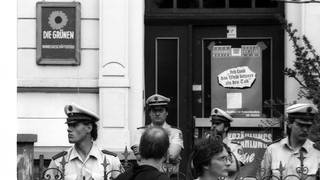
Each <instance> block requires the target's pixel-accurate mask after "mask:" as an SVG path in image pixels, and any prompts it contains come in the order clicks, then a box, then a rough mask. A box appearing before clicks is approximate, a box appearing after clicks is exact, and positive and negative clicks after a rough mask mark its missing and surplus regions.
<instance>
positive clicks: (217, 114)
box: [207, 108, 244, 179]
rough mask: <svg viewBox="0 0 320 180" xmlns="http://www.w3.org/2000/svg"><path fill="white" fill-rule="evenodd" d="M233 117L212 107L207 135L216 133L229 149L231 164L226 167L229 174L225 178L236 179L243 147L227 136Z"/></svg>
mask: <svg viewBox="0 0 320 180" xmlns="http://www.w3.org/2000/svg"><path fill="white" fill-rule="evenodd" d="M232 121H233V118H232V117H231V116H230V115H229V114H228V113H226V112H225V111H223V110H221V109H219V108H213V109H212V111H211V131H210V134H208V135H207V137H210V136H212V135H218V136H220V137H221V138H222V139H223V143H224V144H226V145H227V146H228V147H229V149H230V152H229V153H230V159H231V164H230V166H229V167H228V170H229V175H228V177H226V178H225V179H236V177H237V175H238V173H237V172H239V170H240V166H243V165H244V160H243V159H244V158H243V148H242V146H241V144H239V143H238V142H235V141H233V140H230V139H229V138H228V136H227V135H228V131H229V128H230V123H231V122H232Z"/></svg>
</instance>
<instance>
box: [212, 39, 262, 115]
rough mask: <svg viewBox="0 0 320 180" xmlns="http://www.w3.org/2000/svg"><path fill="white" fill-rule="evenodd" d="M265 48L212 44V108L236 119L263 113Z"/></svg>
mask: <svg viewBox="0 0 320 180" xmlns="http://www.w3.org/2000/svg"><path fill="white" fill-rule="evenodd" d="M261 51H262V49H261V48H260V46H259V45H242V46H241V48H232V46H231V45H223V46H221V45H219V46H212V47H211V107H219V108H221V109H223V110H226V111H227V112H228V113H229V114H231V115H232V117H235V118H250V117H251V118H256V117H261V116H262V53H261Z"/></svg>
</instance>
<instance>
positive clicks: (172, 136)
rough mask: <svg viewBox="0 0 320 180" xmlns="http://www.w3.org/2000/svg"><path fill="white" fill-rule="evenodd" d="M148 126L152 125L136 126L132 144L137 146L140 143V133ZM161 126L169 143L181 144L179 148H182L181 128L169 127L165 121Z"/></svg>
mask: <svg viewBox="0 0 320 180" xmlns="http://www.w3.org/2000/svg"><path fill="white" fill-rule="evenodd" d="M150 126H152V124H150V125H148V126H145V127H142V128H138V130H137V133H136V137H135V139H134V143H133V145H137V146H138V145H139V144H140V138H141V136H142V133H143V132H144V131H145V129H146V128H148V127H150ZM162 128H163V129H165V130H166V131H167V132H168V135H169V142H170V144H178V145H180V146H181V148H183V137H182V132H181V130H179V129H177V128H173V127H171V126H170V125H169V124H168V123H166V122H165V123H164V124H163V125H162Z"/></svg>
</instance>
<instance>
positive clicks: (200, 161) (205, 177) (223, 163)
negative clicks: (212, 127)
mask: <svg viewBox="0 0 320 180" xmlns="http://www.w3.org/2000/svg"><path fill="white" fill-rule="evenodd" d="M228 150H229V148H228V147H227V146H226V145H225V144H224V143H223V142H222V141H221V139H220V138H215V137H214V138H212V137H211V138H205V139H200V141H198V143H197V144H196V145H195V148H194V150H193V152H192V155H191V161H190V167H191V171H192V175H193V177H194V178H197V180H217V179H219V178H221V177H226V176H228V167H229V166H230V164H231V158H230V156H229V153H228Z"/></svg>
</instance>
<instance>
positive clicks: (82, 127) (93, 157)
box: [49, 104, 122, 180]
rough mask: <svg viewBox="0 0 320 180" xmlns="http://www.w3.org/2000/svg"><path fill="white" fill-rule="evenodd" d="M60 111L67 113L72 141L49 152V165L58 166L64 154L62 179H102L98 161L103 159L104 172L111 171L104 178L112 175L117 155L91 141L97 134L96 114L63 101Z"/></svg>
mask: <svg viewBox="0 0 320 180" xmlns="http://www.w3.org/2000/svg"><path fill="white" fill-rule="evenodd" d="M64 111H65V114H66V115H67V116H68V117H67V121H66V124H67V125H68V139H69V142H70V143H72V144H74V145H73V146H72V147H71V148H69V149H68V150H66V151H63V152H60V153H58V154H57V155H55V156H53V157H52V161H51V163H50V165H49V168H58V169H60V170H62V164H61V162H62V159H63V158H64V160H65V161H66V164H65V173H64V179H65V180H93V179H94V180H103V179H104V167H103V166H102V163H103V162H104V160H106V162H107V163H108V166H107V169H106V170H107V172H109V171H112V173H110V174H109V175H108V177H107V178H108V179H110V177H112V178H116V177H117V176H118V175H119V174H120V169H121V164H120V160H119V158H118V157H117V155H116V154H115V153H112V152H110V151H107V150H103V149H101V148H100V147H98V145H97V144H96V143H95V142H94V141H95V140H96V139H97V137H98V132H97V130H98V129H97V124H96V122H97V121H99V117H98V116H97V115H96V114H95V113H93V112H91V111H89V110H87V109H85V108H83V107H80V106H79V105H76V104H71V105H66V106H65V108H64ZM121 170H122V169H121ZM56 172H57V171H55V172H54V170H52V171H50V172H49V174H50V175H51V176H53V175H55V173H56ZM51 178H53V177H51Z"/></svg>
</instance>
